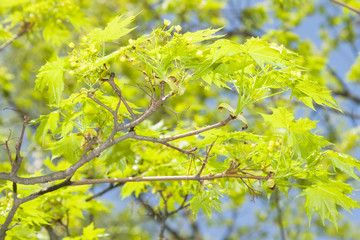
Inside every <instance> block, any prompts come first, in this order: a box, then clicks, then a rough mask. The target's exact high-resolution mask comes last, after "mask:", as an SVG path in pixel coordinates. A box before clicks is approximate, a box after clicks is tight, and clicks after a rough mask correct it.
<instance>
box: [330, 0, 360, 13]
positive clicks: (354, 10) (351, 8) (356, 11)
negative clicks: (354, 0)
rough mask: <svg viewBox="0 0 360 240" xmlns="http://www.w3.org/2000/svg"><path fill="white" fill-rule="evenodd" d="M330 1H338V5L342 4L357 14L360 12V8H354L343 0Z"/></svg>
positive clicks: (333, 0)
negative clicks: (342, 0)
mask: <svg viewBox="0 0 360 240" xmlns="http://www.w3.org/2000/svg"><path fill="white" fill-rule="evenodd" d="M330 2H333V3H336V4H338V5H340V6H342V7H344V8H347V9H349V10H351V11H353V12H355V13H357V14H360V10H359V9H356V8H354V7H352V6H350V5H348V4H346V3H344V2H341V1H338V0H330Z"/></svg>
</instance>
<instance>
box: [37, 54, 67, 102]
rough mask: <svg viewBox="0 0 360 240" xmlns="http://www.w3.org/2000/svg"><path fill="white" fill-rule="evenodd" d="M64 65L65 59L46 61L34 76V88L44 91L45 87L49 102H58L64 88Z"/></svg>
mask: <svg viewBox="0 0 360 240" xmlns="http://www.w3.org/2000/svg"><path fill="white" fill-rule="evenodd" d="M64 66H65V60H63V59H60V58H59V59H57V60H56V61H53V62H47V63H46V64H45V65H44V66H42V67H41V68H40V71H39V74H38V75H37V76H36V77H37V78H36V80H35V89H37V90H39V91H44V90H45V88H46V87H47V88H48V90H47V93H48V97H49V100H50V103H59V101H60V100H61V94H62V92H63V90H64Z"/></svg>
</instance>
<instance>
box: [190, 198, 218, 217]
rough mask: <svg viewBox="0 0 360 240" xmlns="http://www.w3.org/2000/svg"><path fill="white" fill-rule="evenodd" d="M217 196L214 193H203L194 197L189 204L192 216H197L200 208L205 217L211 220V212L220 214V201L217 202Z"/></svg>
mask: <svg viewBox="0 0 360 240" xmlns="http://www.w3.org/2000/svg"><path fill="white" fill-rule="evenodd" d="M219 196H221V195H219V194H217V193H216V192H215V191H203V192H201V193H199V194H197V195H195V196H194V197H193V198H192V199H191V200H190V201H189V202H190V209H191V211H192V212H193V214H194V216H195V217H196V215H197V214H198V212H199V210H200V208H201V209H202V210H203V211H204V213H205V214H206V215H208V216H209V217H210V218H211V214H212V212H213V211H212V210H215V211H217V212H221V206H220V204H221V201H220V200H219Z"/></svg>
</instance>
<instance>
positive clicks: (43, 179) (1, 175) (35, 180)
mask: <svg viewBox="0 0 360 240" xmlns="http://www.w3.org/2000/svg"><path fill="white" fill-rule="evenodd" d="M132 135H134V132H129V133H127V134H125V135H122V136H120V137H118V138H115V139H113V140H106V141H105V142H103V143H101V144H100V145H99V146H98V147H97V148H95V149H93V150H92V151H91V152H90V153H88V154H86V155H83V156H82V157H80V159H79V161H77V162H76V163H74V164H73V165H71V166H70V167H69V168H67V169H66V170H63V171H58V172H53V173H50V174H47V175H43V176H38V177H30V178H22V177H19V176H17V175H11V174H10V173H5V172H0V179H2V180H9V181H12V182H15V183H19V184H24V185H33V184H39V183H47V182H51V181H56V180H61V179H65V178H67V177H68V176H71V175H73V174H74V173H75V172H76V171H77V170H78V169H79V168H80V167H82V166H83V165H85V164H86V163H88V162H89V161H90V160H92V159H94V158H96V157H98V156H100V154H101V153H102V152H103V151H105V150H106V149H108V148H109V147H111V146H113V145H114V144H116V143H119V142H122V141H124V140H125V139H128V138H131V137H132Z"/></svg>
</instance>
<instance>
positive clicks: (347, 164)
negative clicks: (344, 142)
mask: <svg viewBox="0 0 360 240" xmlns="http://www.w3.org/2000/svg"><path fill="white" fill-rule="evenodd" d="M325 153H326V156H327V157H328V159H329V160H330V161H331V163H332V165H333V166H334V168H337V169H339V170H340V171H342V172H344V173H346V174H347V175H349V176H351V177H353V178H355V179H356V180H358V181H360V178H359V177H358V176H357V175H356V174H355V171H354V167H355V168H357V169H358V170H359V171H360V161H359V160H357V159H355V158H353V157H350V156H348V155H346V154H344V153H338V152H334V151H331V150H327V151H325Z"/></svg>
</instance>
